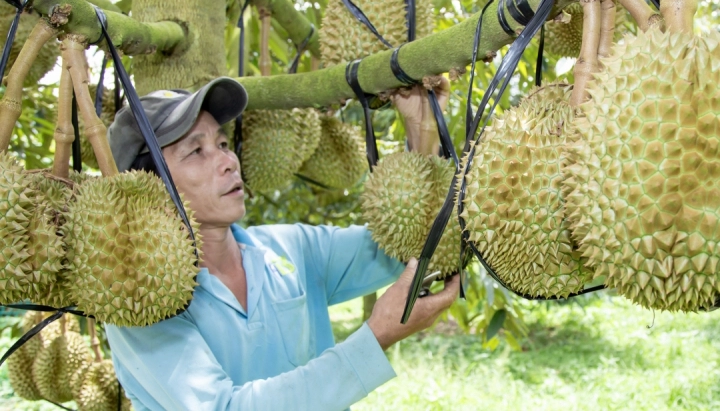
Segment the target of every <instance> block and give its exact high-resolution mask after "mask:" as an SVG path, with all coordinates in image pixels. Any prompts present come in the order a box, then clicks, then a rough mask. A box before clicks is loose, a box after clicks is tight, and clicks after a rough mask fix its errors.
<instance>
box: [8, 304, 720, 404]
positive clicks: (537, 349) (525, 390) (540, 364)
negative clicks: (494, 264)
mask: <svg viewBox="0 0 720 411" xmlns="http://www.w3.org/2000/svg"><path fill="white" fill-rule="evenodd" d="M525 308H526V321H527V323H528V325H529V330H530V331H529V335H528V337H527V338H525V339H524V340H523V351H522V352H518V351H511V350H510V349H509V348H507V345H506V344H501V345H500V347H499V348H498V349H497V350H495V351H493V352H490V351H488V350H486V349H483V348H482V344H481V341H479V340H478V337H476V336H473V335H464V334H462V333H461V332H460V331H459V330H458V329H457V327H455V326H454V325H453V324H452V323H443V324H440V325H439V326H438V327H436V328H435V329H433V330H431V331H428V332H423V333H421V334H419V335H416V336H413V337H411V338H409V339H407V340H404V341H402V342H400V343H398V344H396V345H394V346H393V347H391V348H390V349H389V350H388V352H387V354H388V357H389V359H390V361H391V363H392V364H393V367H394V368H395V371H396V372H397V374H398V376H397V378H395V379H393V380H392V381H390V382H388V383H387V384H385V385H383V386H382V387H380V388H379V389H377V390H375V391H374V392H372V393H370V395H369V396H368V397H367V398H365V399H364V400H362V401H361V402H359V403H358V404H356V405H354V406H353V410H354V411H366V410H373V411H374V410H393V411H397V410H413V411H415V410H418V411H420V410H520V409H531V410H592V411H595V410H652V411H659V410H720V368H719V367H718V365H719V364H718V360H719V359H720V327H719V326H718V323H717V321H718V318H720V317H719V316H720V311H719V312H712V313H700V314H673V313H667V312H655V313H653V312H652V311H649V310H644V309H641V308H639V307H636V306H633V305H632V304H630V303H629V302H628V301H627V300H625V299H624V298H622V297H614V298H610V297H607V296H600V297H591V298H586V299H582V300H579V303H564V304H561V303H558V302H533V303H526V304H525ZM361 315H362V302H361V300H359V299H358V300H353V301H350V302H347V303H344V304H341V305H338V306H334V307H332V308H331V316H332V319H333V327H334V330H335V333H336V335H337V336H338V339H344V338H346V337H347V336H348V335H349V334H350V333H352V332H353V331H354V330H355V329H356V328H357V327H358V326H359V325H360V323H361ZM649 326H650V327H649ZM648 327H649V328H648ZM11 344H12V339H11V338H10V335H9V330H6V331H4V332H3V333H2V335H1V337H0V350H2V351H3V352H4V350H6V349H7V348H8V347H9V346H10V345H11ZM69 405H72V404H69ZM57 409H58V408H56V407H54V406H53V405H51V404H47V403H42V402H27V401H22V400H20V399H19V398H17V397H15V396H14V395H13V393H12V388H11V387H10V384H9V382H8V380H7V367H6V366H3V367H2V368H0V410H2V411H5V410H57Z"/></svg>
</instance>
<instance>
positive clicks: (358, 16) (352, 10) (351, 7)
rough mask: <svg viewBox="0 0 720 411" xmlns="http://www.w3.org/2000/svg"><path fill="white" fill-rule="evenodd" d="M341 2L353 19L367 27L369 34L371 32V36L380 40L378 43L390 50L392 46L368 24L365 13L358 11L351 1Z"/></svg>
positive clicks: (343, 0)
mask: <svg viewBox="0 0 720 411" xmlns="http://www.w3.org/2000/svg"><path fill="white" fill-rule="evenodd" d="M342 2H343V4H344V5H345V7H346V8H347V9H348V11H350V13H351V14H352V15H353V16H355V18H356V19H357V20H358V21H359V22H360V23H362V24H364V25H365V27H367V28H368V30H370V32H371V33H372V34H374V35H375V37H377V38H378V40H380V41H381V42H382V44H384V45H385V46H386V47H387V48H389V49H391V48H392V44H390V43H388V41H387V40H385V38H384V37H383V36H382V35H381V34H380V33H378V31H377V29H376V28H375V26H373V24H372V23H371V22H370V20H369V19H368V18H367V16H366V15H365V13H363V11H362V10H361V9H360V7H358V6H356V5H355V3H353V2H352V1H351V0H342Z"/></svg>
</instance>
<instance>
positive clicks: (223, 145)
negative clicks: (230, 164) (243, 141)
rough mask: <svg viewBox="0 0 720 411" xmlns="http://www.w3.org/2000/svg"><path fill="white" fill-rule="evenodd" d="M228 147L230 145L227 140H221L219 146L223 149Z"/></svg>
mask: <svg viewBox="0 0 720 411" xmlns="http://www.w3.org/2000/svg"><path fill="white" fill-rule="evenodd" d="M229 147H230V145H229V144H228V142H227V141H223V142H222V143H220V148H221V149H223V150H225V149H227V148H229Z"/></svg>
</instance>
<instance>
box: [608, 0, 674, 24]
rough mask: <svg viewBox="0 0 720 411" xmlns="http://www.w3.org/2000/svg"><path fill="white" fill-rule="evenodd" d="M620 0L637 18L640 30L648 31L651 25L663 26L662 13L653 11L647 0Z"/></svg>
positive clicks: (635, 18) (633, 16) (634, 17)
mask: <svg viewBox="0 0 720 411" xmlns="http://www.w3.org/2000/svg"><path fill="white" fill-rule="evenodd" d="M618 1H619V2H620V4H622V6H623V7H625V8H626V9H627V11H628V12H630V15H631V16H632V18H633V19H634V20H635V22H636V23H637V25H638V28H639V29H640V30H642V31H647V30H648V29H649V28H650V27H654V26H658V27H660V28H662V27H663V26H664V22H663V18H662V17H661V16H660V14H658V13H656V12H655V11H653V9H652V8H650V6H649V5H648V4H647V3H646V2H645V0H618ZM661 7H662V6H661Z"/></svg>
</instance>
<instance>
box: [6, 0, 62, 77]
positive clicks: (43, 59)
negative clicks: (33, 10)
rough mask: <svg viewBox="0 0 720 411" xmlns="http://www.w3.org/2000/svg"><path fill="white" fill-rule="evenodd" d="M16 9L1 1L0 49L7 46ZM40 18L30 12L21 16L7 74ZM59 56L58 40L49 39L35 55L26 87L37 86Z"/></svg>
mask: <svg viewBox="0 0 720 411" xmlns="http://www.w3.org/2000/svg"><path fill="white" fill-rule="evenodd" d="M16 10H17V9H16V8H15V7H13V6H11V5H10V4H8V3H7V2H1V3H0V33H2V36H0V50H3V49H4V48H5V41H6V36H7V33H8V30H9V29H10V24H11V23H12V20H13V18H14V17H15V11H16ZM39 19H40V17H39V16H37V15H35V14H30V13H23V14H22V15H21V16H20V23H19V24H18V28H17V31H16V32H15V41H14V42H13V45H12V48H11V49H10V57H9V58H8V63H7V67H6V68H5V75H7V73H8V72H9V71H10V68H11V67H12V65H13V63H15V59H17V56H18V54H20V50H21V49H22V46H23V44H25V40H27V38H28V36H30V32H31V31H32V29H33V27H35V24H36V23H37V22H38V20H39ZM59 56H60V48H59V43H58V42H56V41H49V42H47V43H46V44H45V45H43V46H42V48H40V53H39V54H38V55H37V57H35V61H34V62H33V65H32V67H31V68H30V72H28V75H27V77H26V78H25V81H24V83H23V84H24V85H25V86H26V87H30V86H35V85H36V84H37V82H38V81H39V80H40V79H41V78H42V77H43V76H44V75H45V74H47V72H49V71H50V70H52V68H53V67H55V63H56V62H57V59H58V57H59Z"/></svg>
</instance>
